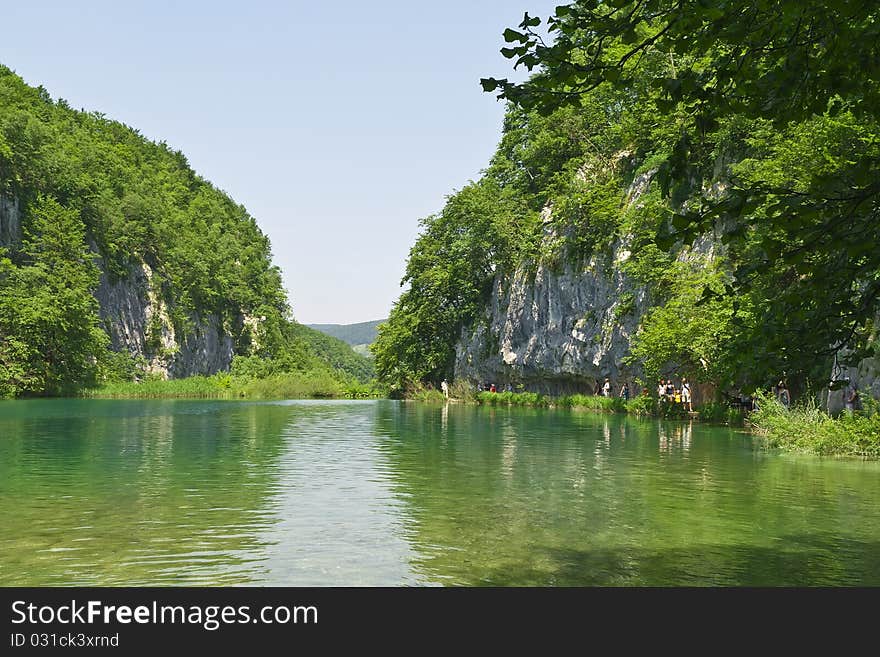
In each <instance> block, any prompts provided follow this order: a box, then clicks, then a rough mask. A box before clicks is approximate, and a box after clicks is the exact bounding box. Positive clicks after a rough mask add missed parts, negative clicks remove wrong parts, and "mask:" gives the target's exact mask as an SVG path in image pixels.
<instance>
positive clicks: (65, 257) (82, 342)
mask: <svg viewBox="0 0 880 657" xmlns="http://www.w3.org/2000/svg"><path fill="white" fill-rule="evenodd" d="M28 215H29V216H28V218H27V223H28V229H27V231H26V233H25V236H24V240H23V244H22V252H21V257H22V263H21V264H20V265H17V266H16V265H15V264H13V263H12V262H11V261H10V260H9V259H6V260H5V262H4V264H3V265H2V266H0V393H2V394H4V396H12V395H16V394H20V393H22V392H49V393H58V392H61V391H62V390H64V389H65V388H67V387H73V386H77V385H83V384H87V383H90V382H92V381H93V380H94V376H95V372H96V367H97V363H98V361H99V359H100V358H102V357H103V355H104V354H105V352H106V348H107V343H108V338H107V335H106V333H104V331H103V329H102V328H101V326H100V320H99V318H98V302H97V300H96V299H95V297H94V296H93V295H92V292H93V291H94V289H95V287H96V286H97V283H98V269H97V267H96V266H95V265H94V263H93V262H92V257H93V254H92V253H91V252H90V251H89V249H88V247H87V246H86V245H85V229H84V227H83V224H82V221H80V219H79V216H78V214H77V213H76V211H73V210H70V209H67V208H64V207H62V206H61V205H60V204H59V203H58V202H57V201H56V200H55V199H53V198H51V197H47V196H40V197H38V199H37V200H36V202H35V203H34V204H33V206H32V207H31V208H30V210H29V212H28Z"/></svg>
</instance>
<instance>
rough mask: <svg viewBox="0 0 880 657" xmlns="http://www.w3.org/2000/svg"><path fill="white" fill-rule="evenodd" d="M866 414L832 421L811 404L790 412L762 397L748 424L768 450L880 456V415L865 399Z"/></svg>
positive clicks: (770, 399)
mask: <svg viewBox="0 0 880 657" xmlns="http://www.w3.org/2000/svg"><path fill="white" fill-rule="evenodd" d="M865 404H866V407H865V410H864V411H857V412H856V413H854V414H852V415H848V414H846V413H844V414H842V415H841V416H840V417H838V418H833V417H831V416H829V415H828V414H827V413H825V412H824V411H823V410H821V409H820V408H818V407H817V406H816V405H815V403H812V402H808V403H806V404H803V405H801V406H796V407H794V408H791V409H787V408H785V407H784V406H783V405H782V404H780V403H779V402H778V401H776V399H774V398H773V397H770V396H760V397H759V410H757V411H755V412H754V413H752V415H751V416H750V417H749V422H750V424H751V425H752V429H753V431H754V432H755V433H756V434H758V435H759V436H760V437H761V438H762V439H763V440H764V442H765V444H766V446H767V447H778V448H782V449H788V450H792V451H796V452H804V453H807V454H817V455H823V456H825V455H827V456H832V455H848V456H868V457H872V458H878V457H880V412H878V408H877V402H874V401H873V400H871V399H868V400H866V402H865Z"/></svg>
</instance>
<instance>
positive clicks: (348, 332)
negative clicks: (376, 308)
mask: <svg viewBox="0 0 880 657" xmlns="http://www.w3.org/2000/svg"><path fill="white" fill-rule="evenodd" d="M385 321H387V320H385V319H376V320H373V321H371V322H359V323H358V324H306V325H305V326H308V327H309V328H312V329H315V330H316V331H320V332H321V333H325V334H327V335H331V336H333V337H334V338H339V339H340V340H342V341H343V342H347V343H348V344H350V345H352V346H356V345H368V344H372V343H373V342H375V341H376V335H377V327H378V326H379V324H382V323H383V322H385Z"/></svg>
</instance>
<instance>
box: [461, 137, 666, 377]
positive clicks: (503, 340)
mask: <svg viewBox="0 0 880 657" xmlns="http://www.w3.org/2000/svg"><path fill="white" fill-rule="evenodd" d="M624 155H626V154H624ZM652 175H653V172H648V173H646V174H644V175H642V176H639V177H637V178H636V179H635V181H633V183H632V186H631V187H630V189H629V192H628V194H627V203H637V202H638V200H639V198H640V197H641V195H642V194H644V193H645V191H646V190H647V188H648V185H649V184H650V181H651V176H652ZM542 219H543V223H544V235H543V240H544V242H545V243H546V244H548V245H552V244H557V245H559V244H561V243H562V242H561V240H560V234H559V232H558V229H557V228H556V227H554V223H553V220H552V219H553V217H552V208H550V207H547V208H545V209H544V212H543V213H542ZM551 248H552V247H551ZM563 250H564V249H563ZM629 257H630V251H629V250H628V248H627V245H626V243H625V241H624V242H618V243H617V244H616V245H615V246H614V248H613V249H612V250H611V252H610V253H605V254H595V255H593V256H592V257H590V258H589V259H587V260H577V261H572V260H571V259H568V258H566V257H565V256H564V255H563V257H562V258H561V264H560V265H556V266H554V267H552V268H551V267H547V266H545V265H540V264H539V265H537V266H534V267H532V266H529V264H527V265H526V266H523V267H519V268H517V269H516V270H515V271H513V272H512V273H505V272H500V273H499V274H497V275H496V277H495V282H494V285H493V289H492V296H491V299H490V301H489V304H488V308H487V309H486V314H485V315H484V316H483V317H482V318H480V319H479V320H478V321H477V323H476V326H475V328H473V329H472V330H469V331H467V330H466V331H465V332H464V334H463V335H462V338H461V340H460V341H459V343H458V345H456V358H455V377H456V378H457V379H459V378H463V379H466V380H469V381H472V382H475V383H484V382H495V383H496V384H498V385H499V389H500V388H501V387H503V386H506V385H507V384H510V385H512V386H513V388H514V389H519V387H520V386H521V387H522V388H524V389H526V390H530V391H535V392H543V393H546V394H568V393H575V392H581V393H583V392H590V393H591V392H593V391H594V389H595V387H596V385H597V382H600V381H604V379H605V377H609V378H611V380H612V381H613V382H614V383H615V385H620V383H621V382H622V381H624V380H629V381H632V379H633V378H634V377H635V376H637V375H639V374H640V373H641V371H640V370H639V369H638V368H637V367H636V368H633V367H630V366H627V365H626V364H625V363H624V358H625V356H626V355H627V354H628V353H629V348H630V341H631V339H632V337H633V335H635V332H636V330H637V329H638V326H639V323H640V322H641V318H642V316H643V315H644V313H645V312H646V311H647V309H648V308H649V307H650V299H649V294H648V292H647V290H646V288H645V287H644V286H643V285H640V284H639V283H638V282H637V281H635V280H633V279H632V278H631V277H630V276H628V275H627V274H626V273H625V272H624V271H623V269H622V268H621V265H622V264H623V263H624V262H625V261H626V260H627V259H628V258H629Z"/></svg>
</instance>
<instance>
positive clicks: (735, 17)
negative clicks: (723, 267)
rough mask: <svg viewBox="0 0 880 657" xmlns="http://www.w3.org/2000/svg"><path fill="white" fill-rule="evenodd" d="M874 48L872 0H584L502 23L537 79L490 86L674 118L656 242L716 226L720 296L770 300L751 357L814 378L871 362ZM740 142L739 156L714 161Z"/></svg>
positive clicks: (518, 96)
mask: <svg viewBox="0 0 880 657" xmlns="http://www.w3.org/2000/svg"><path fill="white" fill-rule="evenodd" d="M878 37H880V6H878V5H877V3H876V2H872V1H866V0H833V1H825V0H822V1H818V0H781V1H780V0H765V1H762V0H758V1H751V0H749V1H746V0H733V1H731V0H632V1H626V0H606V1H604V2H600V1H597V0H582V1H578V2H574V3H570V4H566V5H562V6H560V7H557V8H556V11H555V14H554V15H553V16H550V17H548V18H547V20H546V21H542V20H541V19H539V18H537V17H532V16H529V15H528V14H526V15H525V17H524V20H523V22H522V23H521V24H520V25H519V26H518V28H516V29H512V28H511V29H507V30H506V31H505V32H504V38H505V40H506V41H507V42H508V43H509V44H511V45H510V46H509V47H506V48H504V49H502V52H503V54H504V55H505V56H506V57H508V58H510V59H511V60H513V61H514V65H515V66H517V67H519V66H523V67H525V68H526V69H528V70H529V71H532V72H533V75H532V76H531V77H530V78H529V79H528V80H527V81H525V82H522V83H513V82H510V81H509V80H507V79H496V78H486V79H483V80H482V85H483V88H484V89H485V90H486V91H496V90H497V91H499V97H500V98H504V99H507V100H509V101H511V102H512V103H514V104H516V105H518V106H520V107H523V108H526V109H530V110H535V111H537V112H538V113H541V114H550V113H553V112H555V111H557V109H558V108H559V107H565V106H569V107H573V108H577V109H578V110H580V108H583V107H585V106H589V105H591V104H592V102H593V101H592V100H590V99H591V98H592V97H593V96H595V95H596V94H597V93H604V92H603V89H604V88H606V87H609V86H610V87H613V88H615V89H619V90H621V91H624V92H630V93H631V94H633V95H638V96H640V97H641V98H642V99H643V100H644V101H646V102H649V103H650V104H651V105H653V107H654V109H655V111H656V112H657V113H658V115H660V116H661V117H664V118H663V119H662V120H663V121H666V122H671V121H675V122H676V123H677V126H678V134H676V135H675V138H674V139H673V140H671V141H670V142H669V143H668V144H666V145H665V148H664V152H663V153H662V155H663V157H662V160H661V161H659V165H658V167H657V172H656V180H657V182H658V183H659V184H660V185H661V187H662V189H663V192H664V196H665V197H667V198H669V199H671V200H672V201H673V203H672V205H671V209H672V210H673V212H672V214H671V215H670V217H669V221H668V222H666V223H665V224H662V225H660V226H659V227H658V230H657V235H656V243H657V244H658V246H660V247H661V248H662V249H669V248H673V247H674V245H675V244H676V243H685V244H690V243H693V241H694V240H696V239H698V238H699V237H700V236H701V235H705V234H707V233H711V232H713V231H714V232H718V233H720V236H721V239H722V240H723V241H724V243H726V244H729V245H731V247H732V249H733V251H734V253H735V256H734V258H733V259H732V260H733V261H734V262H735V264H736V267H735V270H734V273H735V276H734V278H733V279H732V280H731V281H730V282H729V283H728V284H727V286H726V292H727V294H728V295H732V296H738V295H743V294H751V293H755V294H756V295H757V296H763V297H765V298H768V299H769V301H771V302H770V303H767V304H765V305H766V308H765V311H766V312H765V314H764V317H763V320H762V330H760V331H759V332H758V334H756V338H755V339H756V342H755V344H756V346H757V344H758V341H761V344H762V345H763V346H764V347H769V351H770V352H775V353H785V354H786V355H785V357H784V358H781V359H777V360H781V361H784V362H785V363H787V366H786V368H787V369H789V370H802V371H803V370H806V369H809V367H808V365H809V362H810V360H811V359H815V358H816V356H826V355H828V354H829V353H835V352H841V350H842V349H843V350H844V351H845V352H847V353H849V354H850V357H852V358H857V357H859V356H861V355H864V354H865V353H866V351H865V350H866V349H868V348H869V347H870V342H871V339H872V323H873V321H874V319H875V317H876V316H877V313H878V310H880V305H878V303H880V302H878V298H880V275H878V271H880V247H878V245H877V242H876V235H877V234H878V233H880V215H878V212H880V151H878V128H877V125H878V112H880V86H878V83H880V50H878V48H877V47H876V44H877V42H878ZM731 131H739V132H740V134H741V139H740V140H738V141H739V143H737V144H736V145H735V148H736V149H737V152H732V151H728V152H726V153H724V152H719V151H718V146H719V144H725V143H726V144H728V145H731V140H730V139H729V136H730V134H731ZM658 152H659V151H658ZM709 156H715V164H716V166H714V167H712V166H709V165H711V160H709V159H708V158H709ZM725 157H726V158H727V159H726V162H724V160H725ZM719 161H722V163H724V164H727V165H729V166H725V167H722V170H721V171H719V170H718V166H717V164H718V162H719ZM722 181H723V185H721V186H719V185H714V186H713V183H718V182H722ZM694 188H696V189H697V190H702V191H701V193H699V194H685V195H684V196H687V199H688V202H687V203H675V202H674V201H675V200H676V197H677V192H679V191H680V190H682V189H686V190H693V189H694ZM681 196H682V195H681V194H678V199H679V200H681ZM718 293H719V292H718V291H715V292H711V291H709V292H707V295H708V294H718ZM841 353H843V352H841ZM781 365H782V363H780V366H781Z"/></svg>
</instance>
